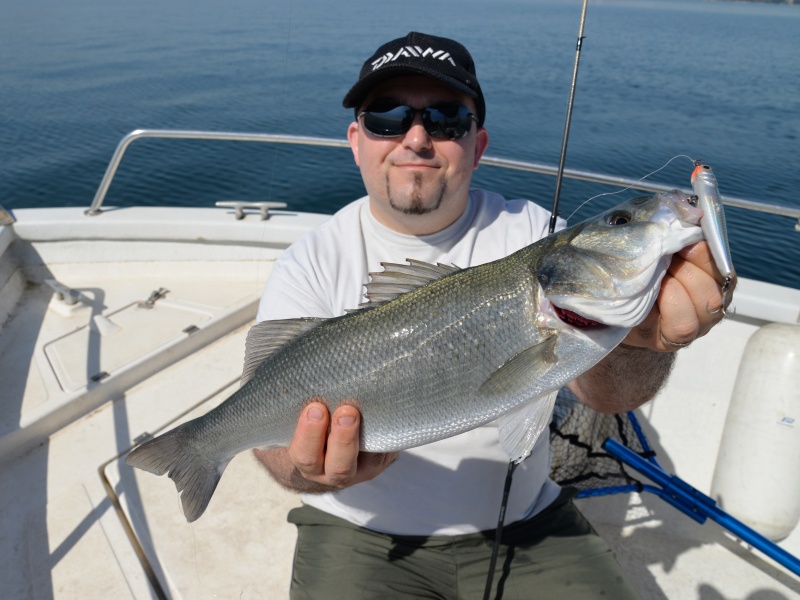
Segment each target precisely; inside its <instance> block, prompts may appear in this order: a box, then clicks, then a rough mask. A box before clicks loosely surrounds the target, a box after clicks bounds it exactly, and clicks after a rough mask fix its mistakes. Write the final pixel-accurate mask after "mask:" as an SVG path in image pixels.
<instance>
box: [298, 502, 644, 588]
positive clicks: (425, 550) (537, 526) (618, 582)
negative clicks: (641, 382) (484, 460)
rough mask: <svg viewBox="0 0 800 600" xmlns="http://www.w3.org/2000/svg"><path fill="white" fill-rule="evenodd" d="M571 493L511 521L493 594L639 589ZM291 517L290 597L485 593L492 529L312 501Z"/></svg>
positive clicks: (501, 551) (507, 529) (503, 544)
mask: <svg viewBox="0 0 800 600" xmlns="http://www.w3.org/2000/svg"><path fill="white" fill-rule="evenodd" d="M573 496H574V491H569V490H564V491H563V492H562V493H561V495H560V496H559V498H558V499H557V500H556V501H555V502H554V503H553V504H552V505H550V506H549V507H548V508H547V509H545V510H544V511H542V512H541V513H539V514H538V515H536V516H535V517H534V518H533V519H530V520H528V521H523V522H517V523H512V524H509V525H508V526H506V528H505V529H504V531H503V536H502V544H501V545H500V553H499V557H498V560H497V568H496V571H495V574H494V590H495V591H494V593H493V595H492V598H503V599H504V600H516V599H525V600H529V599H536V600H540V599H548V598H552V599H557V600H566V599H567V598H568V599H569V600H583V599H590V598H591V599H595V598H606V599H609V600H610V599H612V598H613V599H614V600H629V599H635V598H639V596H638V594H637V593H636V592H635V591H634V589H633V587H632V586H631V585H630V583H629V582H628V581H627V579H626V578H625V575H624V573H623V572H622V569H621V568H620V566H619V564H618V563H617V561H616V559H615V558H614V556H613V554H612V553H611V550H610V549H609V547H608V546H607V545H606V543H605V542H604V541H603V539H602V538H601V537H600V536H599V535H597V533H596V532H595V531H594V530H593V529H592V526H591V525H590V524H589V522H588V521H587V520H586V519H585V518H584V517H583V515H582V514H581V513H580V512H579V511H578V509H577V508H576V507H575V506H574V505H573V503H572V497H573ZM289 521H290V522H292V523H295V524H296V525H297V530H298V538H297V548H296V551H295V561H294V572H293V574H292V588H291V598H292V600H306V599H313V600H321V599H326V600H328V599H329V600H337V599H341V600H388V599H395V598H407V599H411V598H414V599H418V598H436V599H459V600H462V599H464V600H466V599H473V598H474V599H477V600H480V599H482V598H483V593H484V587H485V585H486V576H487V572H488V569H489V562H490V557H491V554H492V544H493V537H494V532H481V533H475V534H467V535H458V536H430V537H414V536H394V535H386V534H382V533H376V532H374V531H371V530H369V529H365V528H363V527H358V526H356V525H352V524H350V523H348V522H347V521H344V520H342V519H339V518H338V517H334V516H332V515H329V514H327V513H325V512H322V511H320V510H317V509H315V508H312V507H309V506H302V507H300V508H296V509H293V510H292V511H291V512H290V513H289Z"/></svg>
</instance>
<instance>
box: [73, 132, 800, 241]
mask: <svg viewBox="0 0 800 600" xmlns="http://www.w3.org/2000/svg"><path fill="white" fill-rule="evenodd" d="M142 138H161V139H195V140H225V141H239V142H267V143H272V144H295V145H305V146H328V147H332V148H348V147H349V145H348V143H347V140H341V139H334V138H324V137H313V136H303V135H288V134H271V133H241V132H231V131H200V130H181V129H136V130H134V131H131V132H130V133H129V134H127V135H126V136H125V137H123V138H122V140H120V142H119V144H118V145H117V148H116V150H115V151H114V155H113V156H112V157H111V161H110V162H109V163H108V167H106V172H105V174H104V175H103V179H102V180H101V181H100V186H99V187H98V188H97V192H96V193H95V196H94V200H93V201H92V205H91V207H89V209H88V210H87V211H86V214H87V215H91V216H94V215H99V214H101V213H102V210H101V207H102V205H103V200H104V199H105V197H106V193H107V192H108V188H109V187H110V186H111V182H112V180H113V179H114V175H115V174H116V172H117V168H118V167H119V164H120V162H122V157H123V155H124V154H125V151H126V150H127V149H128V146H130V145H131V144H132V143H133V142H134V141H136V140H139V139H142ZM481 164H483V165H488V166H493V167H500V168H504V169H515V170H519V171H528V172H531V173H540V174H542V175H551V176H553V177H555V176H556V174H557V172H558V168H557V167H556V166H555V165H548V164H545V163H537V162H529V161H522V160H511V159H507V158H497V157H493V156H484V157H483V159H481ZM564 177H567V178H569V179H579V180H582V181H589V182H592V183H600V184H604V185H612V186H618V187H624V188H632V189H637V190H644V191H648V192H666V191H669V190H671V189H674V187H675V186H673V185H667V184H664V183H656V182H651V181H639V180H637V179H630V178H627V177H615V176H612V175H604V174H602V173H595V172H593V171H582V170H579V169H565V170H564ZM682 191H684V192H686V193H687V194H692V193H693V192H692V190H691V189H689V188H687V189H683V190H682ZM722 202H723V204H725V205H726V206H733V207H736V208H743V209H746V210H753V211H757V212H764V213H769V214H774V215H780V216H784V217H789V218H793V219H795V220H796V221H797V223H796V224H795V229H796V230H797V231H800V209H798V208H792V207H789V206H783V205H780V204H771V203H767V202H755V201H753V200H747V199H745V198H737V197H735V196H722Z"/></svg>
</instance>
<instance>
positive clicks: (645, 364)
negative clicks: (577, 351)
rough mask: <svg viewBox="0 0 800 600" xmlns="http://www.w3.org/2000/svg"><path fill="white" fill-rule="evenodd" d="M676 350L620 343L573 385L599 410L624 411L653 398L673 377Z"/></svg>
mask: <svg viewBox="0 0 800 600" xmlns="http://www.w3.org/2000/svg"><path fill="white" fill-rule="evenodd" d="M674 362H675V353H672V352H654V351H652V350H648V349H646V348H636V347H633V346H626V345H620V346H617V348H616V349H615V350H614V351H613V352H611V354H609V355H608V356H607V357H606V358H605V359H603V360H602V361H601V362H600V363H598V364H597V365H595V366H594V367H593V368H592V369H590V370H589V371H587V372H586V373H584V374H583V375H581V376H580V377H578V378H577V379H576V380H575V381H574V382H572V384H571V385H570V389H571V390H572V391H573V392H574V393H575V394H576V395H577V396H578V398H580V400H581V401H582V402H583V403H584V404H586V405H588V406H589V407H590V408H593V409H594V410H596V411H599V412H603V413H622V412H627V411H629V410H633V409H634V408H637V407H639V406H641V405H642V404H644V403H645V402H648V401H649V400H652V399H653V397H654V396H655V395H656V394H657V393H658V391H659V390H660V389H661V388H662V386H663V385H664V383H665V382H666V381H667V378H668V377H669V374H670V371H671V370H672V365H673V364H674Z"/></svg>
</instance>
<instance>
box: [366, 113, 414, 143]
mask: <svg viewBox="0 0 800 600" xmlns="http://www.w3.org/2000/svg"><path fill="white" fill-rule="evenodd" d="M413 120H414V112H413V111H412V110H411V109H410V108H409V107H407V106H396V107H394V108H392V109H390V110H386V111H382V112H378V111H372V110H367V111H365V112H364V127H366V128H367V131H369V132H370V133H372V134H374V135H378V136H381V137H396V136H399V135H403V134H404V133H405V132H406V131H408V130H409V128H410V127H411V122H412V121H413Z"/></svg>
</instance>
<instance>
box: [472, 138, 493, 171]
mask: <svg viewBox="0 0 800 600" xmlns="http://www.w3.org/2000/svg"><path fill="white" fill-rule="evenodd" d="M488 145H489V132H488V131H486V130H485V129H484V128H483V127H478V132H477V133H476V134H475V162H474V163H473V165H472V169H473V170H475V169H477V168H478V163H479V162H480V160H481V157H482V156H483V153H484V152H486V147H487V146H488Z"/></svg>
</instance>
